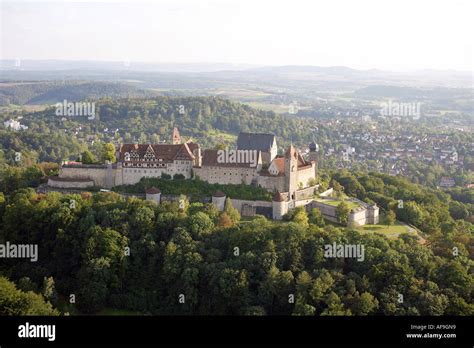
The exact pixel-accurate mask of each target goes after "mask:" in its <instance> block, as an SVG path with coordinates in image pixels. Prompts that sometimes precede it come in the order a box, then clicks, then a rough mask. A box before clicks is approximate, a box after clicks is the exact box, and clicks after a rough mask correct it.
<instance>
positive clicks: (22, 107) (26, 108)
mask: <svg viewBox="0 0 474 348" xmlns="http://www.w3.org/2000/svg"><path fill="white" fill-rule="evenodd" d="M49 106H50V105H48V104H41V105H16V104H10V105H8V106H0V111H13V110H18V111H26V112H33V111H43V110H44V109H46V108H48V107H49Z"/></svg>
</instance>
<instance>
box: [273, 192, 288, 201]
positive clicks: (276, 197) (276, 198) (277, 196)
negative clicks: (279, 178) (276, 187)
mask: <svg viewBox="0 0 474 348" xmlns="http://www.w3.org/2000/svg"><path fill="white" fill-rule="evenodd" d="M285 200H286V199H285V197H283V195H282V194H281V193H280V192H275V194H274V195H273V201H274V202H284V201H285Z"/></svg>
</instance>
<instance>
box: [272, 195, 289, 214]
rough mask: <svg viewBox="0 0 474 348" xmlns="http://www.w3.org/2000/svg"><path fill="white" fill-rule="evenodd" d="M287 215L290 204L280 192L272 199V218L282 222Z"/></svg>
mask: <svg viewBox="0 0 474 348" xmlns="http://www.w3.org/2000/svg"><path fill="white" fill-rule="evenodd" d="M286 213H288V202H287V201H286V198H285V197H283V195H282V194H281V193H280V192H276V193H275V195H274V196H273V199H272V218H273V220H281V219H282V217H283V215H285V214H286Z"/></svg>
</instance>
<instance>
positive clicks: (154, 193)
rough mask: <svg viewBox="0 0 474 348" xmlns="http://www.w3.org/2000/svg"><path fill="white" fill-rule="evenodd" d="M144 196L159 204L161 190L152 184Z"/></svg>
mask: <svg viewBox="0 0 474 348" xmlns="http://www.w3.org/2000/svg"><path fill="white" fill-rule="evenodd" d="M145 196H146V200H147V201H153V202H156V203H157V204H160V202H161V191H160V189H158V188H156V187H154V186H153V187H150V188H148V189H147V190H146V195H145Z"/></svg>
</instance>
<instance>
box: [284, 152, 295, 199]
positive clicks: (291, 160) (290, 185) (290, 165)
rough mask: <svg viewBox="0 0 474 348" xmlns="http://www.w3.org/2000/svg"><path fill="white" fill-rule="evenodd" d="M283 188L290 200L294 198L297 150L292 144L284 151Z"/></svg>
mask: <svg viewBox="0 0 474 348" xmlns="http://www.w3.org/2000/svg"><path fill="white" fill-rule="evenodd" d="M285 189H286V190H287V191H288V192H289V195H290V201H291V200H294V199H295V192H296V190H297V189H298V152H297V150H296V148H295V147H294V146H293V144H291V145H290V147H289V148H288V150H286V153H285Z"/></svg>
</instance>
